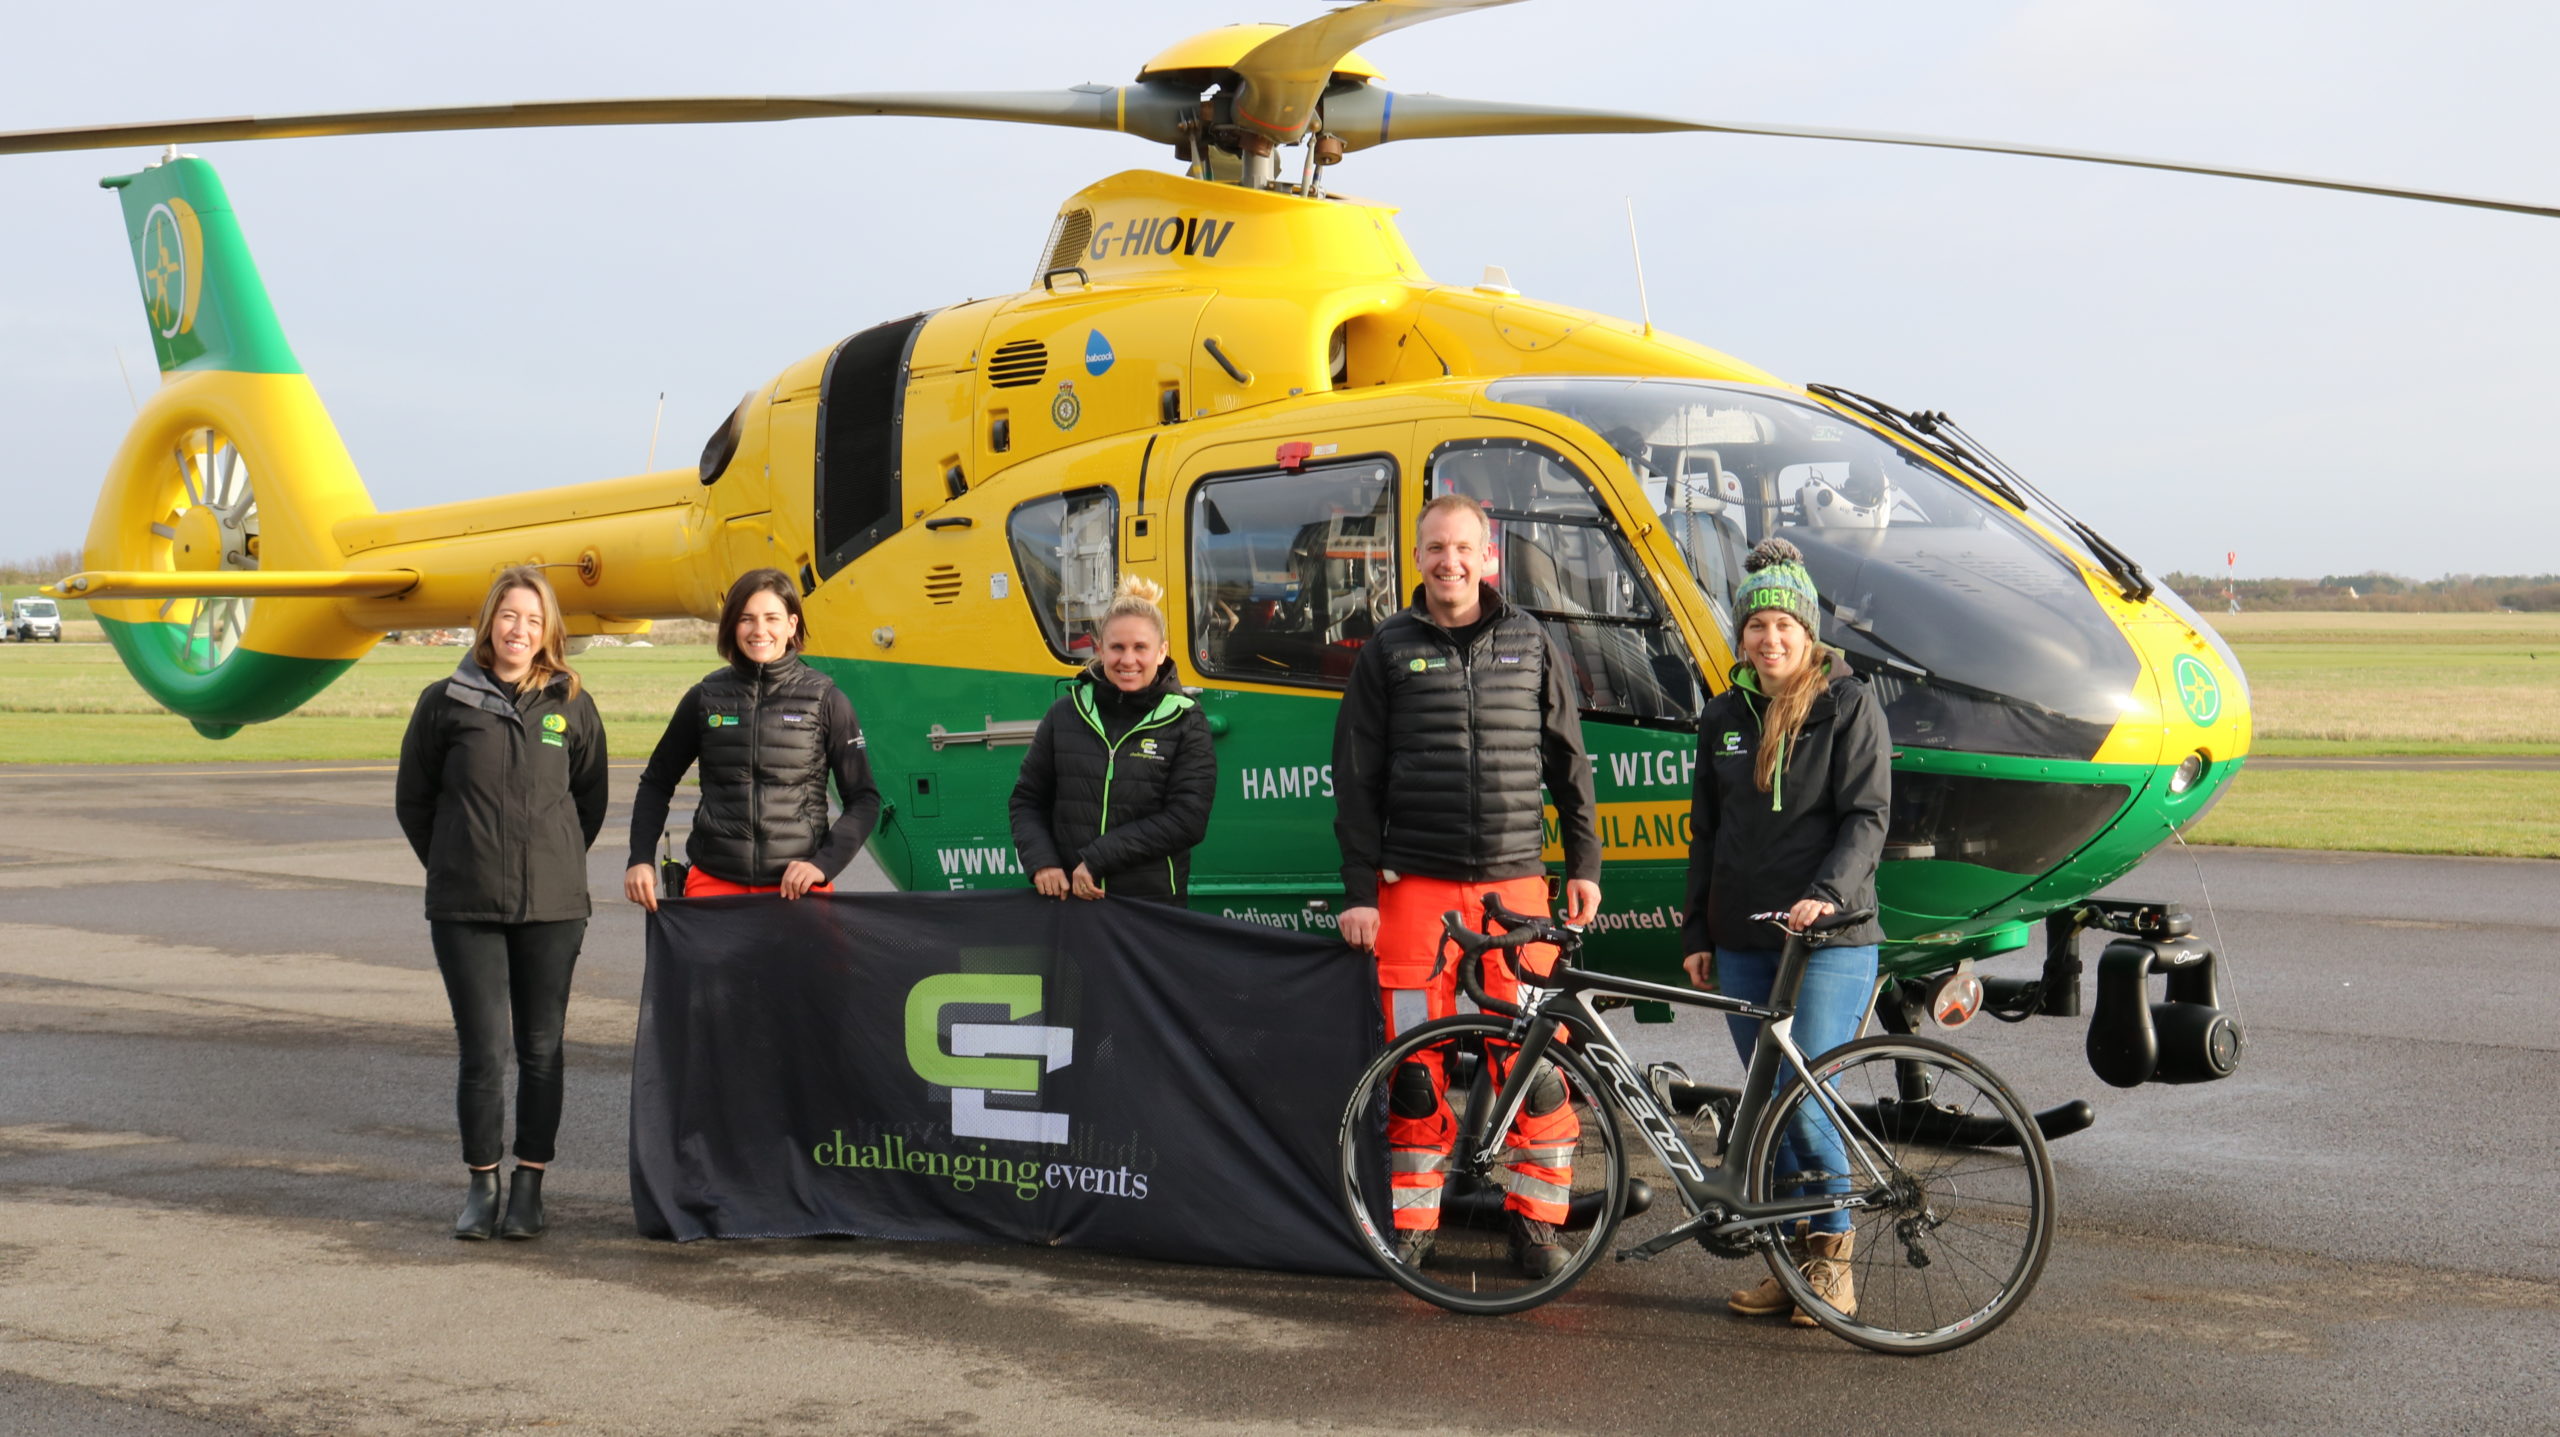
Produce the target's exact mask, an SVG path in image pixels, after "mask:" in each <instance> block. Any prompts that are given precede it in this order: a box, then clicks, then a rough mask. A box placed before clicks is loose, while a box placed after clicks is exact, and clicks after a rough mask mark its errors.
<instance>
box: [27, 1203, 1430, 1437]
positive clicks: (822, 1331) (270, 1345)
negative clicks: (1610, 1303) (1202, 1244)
mask: <svg viewBox="0 0 2560 1437" xmlns="http://www.w3.org/2000/svg"><path fill="white" fill-rule="evenodd" d="M443 1196H444V1195H443V1194H441V1193H439V1194H438V1202H437V1203H436V1204H435V1205H436V1206H439V1207H441V1206H442V1203H441V1198H442V1197H443ZM427 1205H428V1204H427V1203H426V1200H425V1198H424V1196H423V1195H422V1196H421V1206H422V1208H423V1207H425V1206H427ZM438 1216H439V1217H441V1216H442V1214H441V1213H439V1214H438ZM435 1226H436V1224H435V1223H434V1222H433V1221H432V1220H431V1219H429V1218H428V1217H426V1216H425V1215H424V1214H423V1212H422V1214H421V1216H420V1218H419V1239H418V1241H417V1242H416V1243H415V1244H413V1245H412V1250H411V1251H409V1252H405V1253H396V1254H383V1253H377V1252H369V1251H366V1250H363V1249H359V1248H358V1247H356V1246H355V1245H354V1244H353V1243H351V1242H350V1241H348V1240H347V1239H345V1238H343V1237H341V1236H339V1235H337V1234H335V1233H333V1232H331V1231H330V1230H329V1228H328V1226H327V1225H326V1224H325V1223H323V1222H309V1221H305V1222H293V1223H287V1222H281V1221H276V1220H272V1219H263V1218H252V1217H244V1216H241V1215H238V1214H232V1213H224V1214H210V1213H197V1212H191V1211H187V1210H184V1209H177V1208H168V1207H160V1206H155V1205H150V1204H143V1203H136V1202H132V1201H129V1200H122V1199H117V1200H111V1201H110V1200H98V1199H93V1198H88V1197H86V1196H82V1195H73V1194H63V1195H61V1196H60V1197H59V1198H57V1199H55V1200H51V1201H47V1200H44V1198H43V1197H41V1196H34V1195H30V1196H26V1197H20V1198H18V1199H16V1200H13V1201H7V1202H0V1254H5V1257H6V1260H7V1269H8V1273H9V1280H8V1281H7V1282H6V1283H0V1333H6V1334H7V1337H8V1340H7V1341H6V1342H4V1343H0V1367H5V1368H6V1369H8V1370H11V1371H16V1372H23V1373H26V1374H27V1375H29V1376H32V1377H36V1378H40V1379H42V1380H44V1381H48V1382H59V1383H67V1384H71V1385H74V1386H78V1387H83V1388H86V1389H89V1390H91V1391H94V1392H100V1393H104V1394H107V1395H109V1396H111V1397H115V1398H118V1399H121V1400H125V1401H144V1402H148V1403H151V1404H152V1405H155V1406H167V1407H174V1408H177V1409H179V1410H181V1411H187V1410H196V1411H220V1412H240V1413H255V1414H256V1415H257V1418H258V1419H259V1421H258V1425H259V1426H261V1427H267V1426H273V1427H278V1428H292V1429H295V1430H308V1431H330V1432H366V1433H378V1434H400V1433H411V1432H417V1433H429V1432H436V1433H441V1432H455V1431H473V1432H496V1431H506V1432H515V1431H523V1430H527V1429H531V1428H536V1427H548V1426H551V1425H555V1424H558V1425H571V1424H574V1425H575V1427H576V1428H577V1429H578V1430H580V1431H587V1432H614V1433H629V1434H634V1435H635V1437H654V1434H659V1433H666V1434H671V1437H674V1434H684V1437H690V1434H694V1433H700V1432H712V1431H723V1432H725V1431H746V1430H753V1431H756V1432H760V1433H767V1434H773V1437H784V1434H803V1433H806V1434H819V1433H827V1434H832V1433H838V1432H846V1431H857V1430H859V1431H872V1430H879V1429H880V1427H881V1426H882V1425H883V1418H884V1417H886V1416H888V1415H889V1414H914V1413H935V1414H941V1415H942V1419H943V1421H944V1422H947V1423H950V1424H951V1427H952V1430H967V1431H995V1432H1003V1431H1029V1432H1115V1433H1138V1434H1155V1433H1165V1434H1173V1433H1192V1432H1198V1433H1209V1434H1240V1433H1244V1432H1268V1431H1273V1430H1275V1429H1277V1428H1281V1427H1294V1424H1287V1423H1278V1422H1274V1421H1271V1420H1269V1419H1260V1420H1255V1419H1247V1420H1244V1421H1239V1422H1218V1421H1204V1420H1202V1419H1201V1418H1200V1417H1199V1416H1198V1415H1196V1414H1193V1413H1179V1412H1177V1413H1176V1414H1175V1415H1171V1416H1158V1415H1155V1414H1152V1413H1146V1412H1138V1411H1131V1410H1129V1409H1127V1408H1125V1407H1121V1406H1118V1405H1116V1404H1112V1403H1109V1402H1107V1401H1101V1400H1097V1399H1094V1398H1091V1397H1087V1396H1083V1395H1081V1394H1079V1393H1077V1392H1076V1391H1075V1390H1074V1389H1073V1388H1071V1387H1069V1386H1066V1385H1064V1384H1062V1383H1061V1381H1060V1380H1059V1379H1058V1377H1056V1376H1055V1375H1053V1374H1051V1373H1049V1372H1046V1371H1043V1370H1041V1369H1039V1368H1038V1367H1035V1366H1031V1365H1028V1364H1026V1363H1025V1362H1023V1361H1021V1360H1018V1359H1014V1358H1010V1357H1008V1356H1006V1355H1004V1354H1003V1353H1001V1352H997V1351H991V1350H989V1349H988V1348H986V1347H984V1346H983V1345H980V1344H976V1343H969V1342H951V1343H941V1342H932V1341H924V1340H918V1339H916V1338H914V1337H911V1336H907V1335H905V1333H903V1332H902V1331H900V1330H899V1327H900V1319H899V1317H898V1315H897V1309H898V1306H899V1304H898V1303H897V1301H896V1300H895V1284H894V1283H883V1284H882V1286H881V1288H880V1291H879V1292H878V1293H877V1294H874V1297H875V1299H876V1301H873V1302H829V1303H826V1304H823V1305H822V1308H821V1310H818V1311H813V1312H811V1313H810V1314H809V1315H808V1316H806V1317H786V1316H778V1315H774V1314H771V1313H768V1312H766V1311H763V1310H760V1309H759V1308H758V1307H755V1306H751V1305H748V1304H744V1303H741V1302H739V1301H738V1300H737V1298H736V1295H735V1291H734V1289H726V1290H722V1291H720V1292H719V1293H718V1295H716V1296H703V1297H696V1296H693V1295H691V1294H689V1293H686V1292H683V1291H681V1290H679V1291H677V1292H672V1293H670V1292H665V1291H652V1290H650V1289H648V1288H644V1287H640V1286H635V1285H632V1284H629V1283H621V1282H611V1281H604V1280H600V1279H597V1278H593V1277H578V1276H569V1275H566V1269H564V1268H562V1267H561V1266H559V1265H557V1264H555V1263H553V1262H550V1261H546V1260H544V1259H547V1258H549V1257H550V1256H551V1254H548V1253H539V1252H535V1253H527V1252H523V1251H521V1250H519V1249H514V1248H513V1247H512V1246H511V1245H509V1244H503V1243H487V1244H470V1245H467V1246H466V1245H461V1244H456V1243H452V1242H448V1241H441V1240H439V1238H438V1237H437V1236H436V1235H435V1233H434V1231H433V1229H434V1227H435ZM569 1241H576V1242H578V1243H579V1245H580V1247H581V1248H582V1249H583V1250H584V1255H586V1256H588V1257H593V1256H595V1255H596V1253H597V1250H598V1249H599V1248H609V1249H611V1250H615V1251H618V1252H620V1253H622V1254H624V1255H625V1256H626V1257H640V1256H645V1257H647V1258H648V1259H650V1261H649V1262H647V1263H644V1264H641V1265H642V1266H645V1267H650V1268H658V1269H668V1268H674V1269H682V1268H683V1267H685V1266H686V1259H687V1258H688V1257H691V1256H693V1255H694V1254H695V1253H696V1252H700V1253H701V1255H702V1256H703V1257H706V1258H709V1257H712V1256H713V1255H714V1254H713V1252H712V1249H713V1247H714V1245H713V1244H708V1243H705V1244H701V1245H700V1246H699V1248H687V1249H683V1250H676V1249H673V1248H671V1247H668V1246H665V1245H661V1244H652V1243H643V1242H640V1241H638V1240H636V1239H629V1238H623V1239H614V1240H606V1241H603V1242H599V1241H598V1240H597V1239H595V1238H592V1237H586V1236H584V1235H581V1236H579V1237H577V1238H574V1239H573V1238H572V1237H571V1236H570V1235H569V1234H565V1233H560V1232H555V1233H554V1234H553V1235H552V1237H551V1238H550V1239H549V1240H548V1241H546V1242H545V1243H544V1244H543V1246H545V1247H557V1246H560V1245H562V1244H563V1243H564V1242H569ZM824 1265H825V1264H824V1261H823V1259H813V1260H811V1261H810V1262H808V1263H807V1264H806V1265H805V1269H806V1270H819V1269H822V1268H823V1266H824ZM724 1266H725V1264H721V1263H717V1262H716V1261H714V1262H704V1263H703V1264H702V1271H703V1275H704V1276H711V1275H713V1274H715V1273H716V1272H717V1271H719V1269H720V1268H721V1267H724ZM106 1294H112V1297H105V1296H102V1295H106ZM493 1294H496V1296H493ZM874 1312H878V1313H880V1314H883V1315H881V1316H877V1317H875V1316H873V1313H874ZM1253 1331H1254V1328H1253V1327H1252V1326H1251V1325H1250V1324H1248V1325H1246V1326H1244V1327H1242V1328H1240V1329H1239V1333H1238V1334H1237V1335H1235V1336H1230V1337H1228V1338H1226V1339H1225V1340H1226V1341H1227V1342H1228V1343H1230V1344H1233V1343H1235V1342H1237V1341H1238V1340H1239V1339H1241V1340H1243V1341H1247V1342H1249V1341H1250V1340H1251V1334H1252V1332H1253ZM813 1374H824V1376H823V1378H821V1379H816V1380H813V1376H812V1375H813ZM888 1425H903V1424H896V1423H891V1424H888ZM1389 1427H1392V1428H1394V1429H1395V1430H1399V1431H1402V1432H1407V1433H1414V1434H1419V1433H1422V1432H1425V1431H1427V1430H1431V1429H1430V1428H1429V1426H1428V1424H1414V1423H1404V1422H1399V1423H1392V1424H1387V1423H1381V1424H1379V1425H1378V1426H1377V1427H1374V1428H1372V1429H1371V1430H1386V1429H1388V1428H1389ZM1437 1430H1440V1431H1448V1430H1451V1429H1448V1428H1446V1427H1442V1428H1439V1429H1437Z"/></svg>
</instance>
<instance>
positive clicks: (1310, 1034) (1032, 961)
mask: <svg viewBox="0 0 2560 1437" xmlns="http://www.w3.org/2000/svg"><path fill="white" fill-rule="evenodd" d="M1379 1031H1380V1030H1379V1016H1378V1004H1377V998H1376V989H1375V987H1374V986H1373V980H1372V979H1371V976H1370V965H1369V964H1368V962H1366V961H1365V960H1364V959H1363V958H1362V957H1360V956H1359V955H1355V954H1354V953H1352V952H1350V951H1349V950H1347V949H1345V948H1343V947H1342V945H1341V944H1339V943H1337V942H1333V941H1330V940H1323V939H1316V938H1310V937H1305V936H1301V935H1297V934H1292V933H1284V932H1279V931H1277V930H1274V929H1270V928H1265V927H1260V926H1256V925H1251V924H1244V923H1236V922H1231V921H1229V920H1227V919H1223V918H1212V917H1208V916H1206V915H1203V914H1197V913H1190V912H1186V911H1183V910H1181V909H1176V908H1169V907H1165V906H1162V905H1158V904H1153V903H1139V902H1131V901H1125V900H1114V899H1106V900H1103V901H1101V902H1097V903H1086V902H1078V901H1073V900H1070V901H1066V902H1056V901H1051V900H1048V899H1043V898H1040V897H1037V896H1035V895H1032V894H1029V893H955V894H837V895H832V896H830V895H820V894H813V895H811V896H810V897H809V898H807V899H804V900H801V901H799V902H792V903H785V902H782V901H780V900H778V899H775V898H771V897H762V896H757V897H737V898H707V899H692V900H671V901H668V902H666V903H664V904H662V905H661V907H660V909H659V911H658V913H657V915H656V916H655V917H653V918H652V919H651V920H650V923H649V971H648V977H647V980H646V982H645V985H644V991H643V993H642V996H641V1004H640V1035H639V1043H638V1047H637V1049H636V1051H635V1052H634V1054H633V1059H632V1069H631V1205H632V1210H633V1213H634V1215H635V1216H636V1217H637V1219H638V1220H639V1225H640V1231H641V1232H642V1234H644V1235H646V1236H649V1237H660V1238H674V1239H677V1240H679V1241H688V1240H691V1239H693V1238H698V1237H809V1236H814V1235H817V1234H821V1233H852V1234H856V1235H859V1236H865V1237H889V1238H939V1239H952V1240H960V1241H980V1240H987V1239H996V1240H1003V1241H1013V1242H1033V1243H1056V1244H1064V1245H1068V1246H1076V1247H1095V1248H1106V1249H1110V1250H1113V1251H1118V1252H1127V1253H1136V1254H1141V1255H1144V1256H1149V1257H1161V1258H1170V1259H1175V1260H1178V1261H1183V1262H1201V1263H1216V1264H1221V1265H1226V1266H1236V1267H1272V1268H1287V1269H1295V1270H1299V1271H1307V1272H1333V1273H1350V1274H1368V1273H1372V1272H1374V1271H1375V1269H1374V1268H1372V1267H1371V1266H1370V1264H1369V1262H1368V1260H1367V1259H1366V1258H1364V1257H1363V1256H1362V1255H1361V1252H1360V1249H1359V1248H1358V1247H1357V1246H1356V1245H1355V1241H1354V1238H1353V1236H1352V1234H1351V1231H1350V1229H1349V1226H1348V1225H1347V1223H1346V1222H1345V1221H1344V1219H1343V1216H1342V1212H1341V1204H1340V1201H1339V1198H1338V1197H1337V1193H1338V1191H1339V1185H1338V1181H1337V1179H1336V1172H1337V1169H1338V1160H1337V1158H1336V1155H1335V1139H1336V1135H1337V1129H1338V1124H1339V1122H1340V1120H1341V1115H1342V1105H1343V1103H1344V1101H1345V1100H1346V1099H1347V1098H1348V1096H1349V1094H1350V1090H1351V1085H1352V1082H1353V1081H1354V1080H1355V1079H1356V1078H1358V1076H1359V1074H1360V1070H1361V1068H1362V1066H1363V1065H1364V1064H1366V1063H1367V1061H1368V1060H1369V1058H1370V1056H1371V1055H1372V1054H1374V1053H1375V1052H1376V1051H1377V1049H1378V1046H1379V1043H1380V1036H1379Z"/></svg>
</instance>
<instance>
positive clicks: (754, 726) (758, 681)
mask: <svg viewBox="0 0 2560 1437" xmlns="http://www.w3.org/2000/svg"><path fill="white" fill-rule="evenodd" d="M764 677H765V676H764V666H763V665H762V664H758V665H757V666H756V676H755V678H754V679H753V680H752V681H750V682H749V683H748V684H747V861H748V865H749V868H750V869H751V871H753V872H756V873H762V872H764V785H763V784H761V783H759V782H757V781H756V772H757V770H756V759H757V757H758V754H757V749H758V748H759V746H760V745H761V743H762V741H763V736H764ZM775 881H776V882H780V881H781V880H780V879H776V880H775Z"/></svg>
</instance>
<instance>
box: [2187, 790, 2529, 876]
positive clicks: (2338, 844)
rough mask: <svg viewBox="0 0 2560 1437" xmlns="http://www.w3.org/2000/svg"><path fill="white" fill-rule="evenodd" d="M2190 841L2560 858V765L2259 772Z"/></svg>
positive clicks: (2191, 834)
mask: <svg viewBox="0 0 2560 1437" xmlns="http://www.w3.org/2000/svg"><path fill="white" fill-rule="evenodd" d="M2187 839H2188V841H2189V842H2191V843H2199V844H2230V845H2244V846H2249V847H2258V848H2353V849H2360V850H2363V851H2366V852H2371V853H2458V854H2468V855H2471V856H2474V857H2483V858H2560V772H2554V771H2550V770H2538V771H2532V772H2516V771H2500V770H2494V769H2489V770H2484V769H2455V770H2451V771H2411V770H2405V769H2399V770H2395V769H2281V770H2272V771H2270V770H2251V771H2248V772H2244V773H2242V774H2241V775H2240V778H2239V780H2238V783H2237V785H2236V786H2235V787H2234V788H2233V789H2232V791H2231V793H2230V795H2229V796H2228V797H2226V798H2224V799H2223V801H2222V803H2221V804H2220V806H2218V807H2216V808H2215V809H2214V811H2213V812H2212V813H2210V814H2208V815H2206V816H2205V820H2204V822H2202V823H2200V824H2197V825H2196V826H2195V827H2194V828H2193V829H2191V830H2190V831H2189V832H2188V834H2187Z"/></svg>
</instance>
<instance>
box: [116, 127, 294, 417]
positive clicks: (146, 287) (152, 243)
mask: <svg viewBox="0 0 2560 1437" xmlns="http://www.w3.org/2000/svg"><path fill="white" fill-rule="evenodd" d="M98 183H99V184H101V185H103V186H105V187H106V188H108V189H111V190H114V191H116V192H117V194H118V197H119V198H120V199H122V200H123V202H124V227H125V233H126V234H127V235H129V236H130V237H131V238H132V241H133V261H134V270H135V273H136V274H138V275H139V276H140V277H141V280H142V308H143V313H144V315H145V316H146V317H147V318H148V320H149V322H150V325H151V347H152V350H153V351H154V352H155V353H156V354H157V355H158V357H159V360H160V372H161V373H163V374H167V373H171V372H173V371H176V370H196V369H220V370H229V371H233V372H236V373H243V374H300V373H301V372H302V364H301V361H299V360H297V359H295V358H294V357H293V349H292V347H291V346H290V345H287V344H286V343H285V342H284V329H283V328H282V326H280V325H278V324H277V323H276V314H275V310H274V308H273V307H271V306H270V305H269V304H268V303H267V287H266V285H265V284H264V283H263V282H261V281H260V280H259V278H258V267H257V265H256V264H255V263H253V262H252V261H251V260H250V258H249V245H248V242H247V241H245V240H243V239H242V238H241V237H240V222H239V219H238V218H237V217H236V216H234V215H233V214H232V212H231V197H230V196H229V195H227V194H225V193H224V192H223V189H222V180H221V177H220V176H218V175H216V174H214V172H213V166H211V165H209V164H206V163H205V162H204V161H202V160H199V159H195V158H193V157H191V156H181V157H179V158H176V159H171V160H164V161H162V162H161V163H159V164H156V165H153V166H152V167H151V168H149V169H147V170H144V171H143V172H141V173H140V174H135V175H110V176H108V177H107V178H106V179H103V180H100V181H98Z"/></svg>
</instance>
